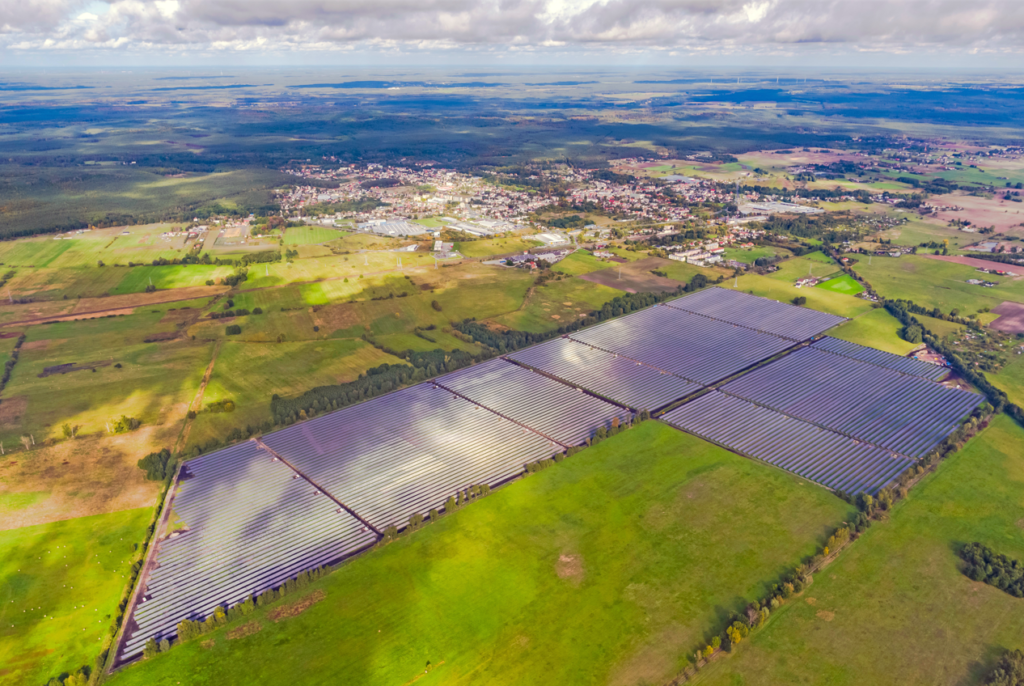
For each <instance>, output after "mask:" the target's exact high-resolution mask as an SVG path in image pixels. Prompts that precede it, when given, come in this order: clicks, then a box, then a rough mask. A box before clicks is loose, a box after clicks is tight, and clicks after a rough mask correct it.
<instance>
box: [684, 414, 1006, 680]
mask: <svg viewBox="0 0 1024 686" xmlns="http://www.w3.org/2000/svg"><path fill="white" fill-rule="evenodd" d="M1022 444H1024V431H1022V430H1021V429H1020V427H1018V426H1016V425H1015V424H1014V423H1013V422H1012V420H1010V419H1009V418H1007V417H1005V416H999V417H997V418H996V419H995V421H994V422H993V423H992V426H991V427H989V428H988V429H987V430H986V431H985V432H983V433H982V434H981V435H980V436H979V437H977V438H975V439H974V440H973V441H972V442H971V443H970V444H968V446H967V447H966V448H964V449H963V450H962V451H960V452H959V453H957V454H955V455H953V456H952V457H950V458H949V459H947V461H946V462H945V463H944V464H942V465H941V466H940V467H939V469H938V472H937V473H935V474H933V475H930V476H928V477H926V479H925V481H924V483H922V484H921V485H920V486H918V487H917V488H915V489H914V490H913V491H911V494H910V498H909V499H908V500H906V501H902V502H900V503H899V504H898V505H897V506H896V508H895V510H894V511H893V513H892V517H891V520H890V521H888V522H883V523H880V524H876V525H875V526H873V527H872V528H871V529H869V530H868V531H867V532H866V533H865V534H864V536H863V537H862V539H861V540H859V541H857V542H856V543H854V544H853V546H852V547H851V548H850V549H849V550H848V551H847V552H845V553H843V555H842V556H841V557H840V558H839V559H838V561H836V562H835V563H833V564H832V565H830V566H829V567H828V568H826V569H825V570H824V571H823V572H819V573H818V574H817V575H816V577H815V582H814V584H813V585H812V586H811V587H810V588H809V589H808V590H806V591H805V592H804V593H803V597H801V598H798V599H796V600H795V601H792V602H790V603H789V604H788V605H787V606H786V607H785V609H783V610H782V611H781V612H779V613H778V614H777V615H776V616H774V617H773V619H772V620H771V623H770V624H769V626H768V627H767V628H766V629H764V630H763V631H761V632H759V633H757V634H755V635H754V636H753V637H752V639H751V640H749V641H746V642H744V644H742V645H740V647H739V649H738V651H737V653H736V655H735V656H732V657H728V658H727V659H724V660H718V661H716V662H714V663H713V664H712V666H710V667H708V668H707V669H705V670H703V675H702V677H701V683H707V684H748V685H751V686H753V685H756V684H781V683H786V684H796V683H807V684H810V683H815V684H820V683H829V684H837V685H842V684H864V683H871V684H939V683H941V684H964V685H967V684H980V683H981V680H982V677H983V675H985V673H986V672H987V671H988V670H990V669H991V667H992V665H993V663H994V662H995V660H996V658H997V657H998V656H999V655H1000V654H1001V653H1002V652H1003V651H1005V650H1012V649H1015V648H1019V647H1020V637H1021V634H1022V632H1024V613H1022V612H1020V607H1019V606H1020V604H1021V602H1022V601H1021V600H1019V599H1017V598H1013V597H1011V596H1009V595H1007V594H1006V593H1004V592H1003V591H1001V590H999V589H997V588H994V587H992V586H988V585H985V584H983V583H977V582H973V581H971V580H970V579H968V578H967V577H965V576H964V575H963V574H962V573H961V572H960V571H959V569H958V565H959V559H958V557H957V555H956V551H957V549H958V547H959V546H961V545H963V544H964V543H967V542H971V541H980V542H982V543H984V544H985V545H988V546H991V547H993V548H995V549H996V550H997V551H998V552H1000V553H1003V554H1006V555H1008V556H1010V557H1013V558H1017V559H1021V558H1022V557H1024V541H1022V539H1021V535H1020V522H1021V521H1022V518H1024V455H1022V453H1021V445H1022ZM895 636H898V637H900V638H899V640H898V641H897V640H893V637H895Z"/></svg>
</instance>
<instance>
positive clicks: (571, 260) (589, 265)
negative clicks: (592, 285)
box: [552, 250, 612, 276]
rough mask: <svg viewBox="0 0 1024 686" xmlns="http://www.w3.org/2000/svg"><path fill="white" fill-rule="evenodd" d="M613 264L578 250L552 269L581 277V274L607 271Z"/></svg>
mask: <svg viewBox="0 0 1024 686" xmlns="http://www.w3.org/2000/svg"><path fill="white" fill-rule="evenodd" d="M611 264H612V263H610V262H608V261H607V260H602V259H600V258H597V257H594V256H593V255H591V254H590V253H589V252H587V251H586V250H578V251H576V252H574V253H573V254H571V255H569V256H568V257H565V258H563V259H561V260H559V261H558V262H557V263H556V264H555V266H553V267H552V269H553V270H555V271H556V272H559V273H560V274H567V275H569V276H579V275H580V274H589V273H590V272H596V271H598V270H599V269H607V268H608V267H609V266H610V265H611Z"/></svg>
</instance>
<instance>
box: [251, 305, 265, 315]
mask: <svg viewBox="0 0 1024 686" xmlns="http://www.w3.org/2000/svg"><path fill="white" fill-rule="evenodd" d="M252 313H253V314H263V308H262V307H254V308H252Z"/></svg>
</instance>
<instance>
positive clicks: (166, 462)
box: [138, 448, 177, 481]
mask: <svg viewBox="0 0 1024 686" xmlns="http://www.w3.org/2000/svg"><path fill="white" fill-rule="evenodd" d="M176 464H177V463H176V461H175V460H173V459H172V458H171V451H170V450H168V449H167V448H164V449H163V450H161V451H160V452H158V453H150V454H149V455H146V456H145V457H144V458H142V459H141V460H139V461H138V465H139V467H140V468H141V469H142V470H143V471H144V472H146V479H148V480H149V481H163V480H164V479H167V478H168V477H170V476H171V475H172V474H174V467H175V465H176Z"/></svg>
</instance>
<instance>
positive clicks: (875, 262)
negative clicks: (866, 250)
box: [854, 255, 1024, 316]
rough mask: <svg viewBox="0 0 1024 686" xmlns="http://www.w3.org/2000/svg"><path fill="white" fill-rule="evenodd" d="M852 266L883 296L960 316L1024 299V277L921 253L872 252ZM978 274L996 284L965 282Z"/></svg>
mask: <svg viewBox="0 0 1024 686" xmlns="http://www.w3.org/2000/svg"><path fill="white" fill-rule="evenodd" d="M854 269H855V270H856V271H857V273H859V274H860V275H861V276H862V277H863V278H864V279H865V280H867V282H868V283H870V284H871V285H872V286H873V287H874V288H875V290H876V291H878V293H879V294H880V295H882V296H884V297H886V298H905V299H907V300H912V301H914V302H915V303H917V304H918V305H921V306H923V307H927V308H933V307H938V308H939V310H940V311H942V312H946V313H948V312H949V311H950V310H952V309H954V308H956V309H959V310H960V315H961V316H965V315H968V314H973V313H976V312H978V311H980V310H981V309H982V308H985V307H987V308H989V309H991V308H993V307H996V306H997V305H999V304H1000V303H1001V302H1003V301H1004V300H1012V301H1014V302H1024V281H1017V280H1015V279H1014V278H1013V277H999V276H995V275H994V274H981V273H980V272H978V271H977V270H976V269H974V268H973V267H969V266H966V265H961V264H956V263H952V262H944V261H941V260H933V259H929V258H927V257H923V256H920V255H904V256H903V257H878V256H875V257H874V258H873V259H872V260H871V263H870V264H867V263H865V262H864V261H863V260H862V261H861V262H859V263H857V265H856V266H855V267H854ZM978 278H981V279H983V280H985V281H993V282H996V283H998V284H999V285H998V286H996V287H995V288H984V287H982V286H975V285H971V284H969V283H966V281H967V279H978Z"/></svg>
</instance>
